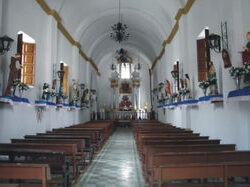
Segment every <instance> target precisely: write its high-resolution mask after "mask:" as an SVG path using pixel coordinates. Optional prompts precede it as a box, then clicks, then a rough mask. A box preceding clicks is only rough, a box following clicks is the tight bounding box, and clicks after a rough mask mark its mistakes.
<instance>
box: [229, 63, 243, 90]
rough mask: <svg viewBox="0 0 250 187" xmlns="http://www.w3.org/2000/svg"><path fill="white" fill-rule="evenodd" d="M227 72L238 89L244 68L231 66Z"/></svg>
mask: <svg viewBox="0 0 250 187" xmlns="http://www.w3.org/2000/svg"><path fill="white" fill-rule="evenodd" d="M229 73H230V75H231V77H233V79H234V80H235V84H236V88H237V90H239V89H240V86H241V80H242V78H243V77H244V76H245V75H246V69H245V68H243V67H231V69H230V70H229Z"/></svg>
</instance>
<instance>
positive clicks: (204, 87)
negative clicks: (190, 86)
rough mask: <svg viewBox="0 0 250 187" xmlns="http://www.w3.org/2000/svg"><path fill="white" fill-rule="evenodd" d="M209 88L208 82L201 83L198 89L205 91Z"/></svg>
mask: <svg viewBox="0 0 250 187" xmlns="http://www.w3.org/2000/svg"><path fill="white" fill-rule="evenodd" d="M209 86H210V81H201V82H200V83H199V87H200V88H201V89H207V88H208V87H209Z"/></svg>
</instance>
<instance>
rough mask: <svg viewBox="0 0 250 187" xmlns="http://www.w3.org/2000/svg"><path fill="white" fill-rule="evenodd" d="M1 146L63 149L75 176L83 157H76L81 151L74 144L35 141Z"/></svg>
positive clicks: (0, 145)
mask: <svg viewBox="0 0 250 187" xmlns="http://www.w3.org/2000/svg"><path fill="white" fill-rule="evenodd" d="M0 147H1V148H12V149H30V150H33V149H39V150H53V151H63V152H64V153H65V154H66V155H67V156H69V157H67V158H69V159H70V163H72V166H73V176H74V177H75V178H76V177H77V176H78V173H79V172H78V166H79V165H80V161H81V160H82V159H84V157H83V156H81V157H80V159H77V155H80V154H81V153H80V152H78V151H77V145H76V144H37V143H22V144H21V143H19V144H0Z"/></svg>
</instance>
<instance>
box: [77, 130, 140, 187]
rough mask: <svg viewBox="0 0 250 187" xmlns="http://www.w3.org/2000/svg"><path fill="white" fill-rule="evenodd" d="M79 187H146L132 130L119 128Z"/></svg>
mask: <svg viewBox="0 0 250 187" xmlns="http://www.w3.org/2000/svg"><path fill="white" fill-rule="evenodd" d="M77 186H78V187H85V186H86V187H123V186H124V187H127V186H129V187H143V186H144V180H143V177H142V171H141V166H140V162H139V157H138V154H137V150H136V145H135V141H134V137H133V133H132V129H131V128H117V130H116V131H115V132H114V134H113V135H112V136H111V137H110V139H109V140H108V141H107V143H106V144H105V146H104V147H103V149H102V151H101V152H100V153H99V154H98V156H97V157H96V158H95V160H94V161H93V163H92V164H91V165H90V167H89V168H88V170H87V172H86V173H85V174H84V176H83V177H82V179H81V180H80V182H79V183H78V185H77Z"/></svg>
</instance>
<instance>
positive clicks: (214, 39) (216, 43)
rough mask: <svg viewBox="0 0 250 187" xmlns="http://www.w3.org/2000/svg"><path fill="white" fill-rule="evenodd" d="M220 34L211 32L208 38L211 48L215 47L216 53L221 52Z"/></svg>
mask: <svg viewBox="0 0 250 187" xmlns="http://www.w3.org/2000/svg"><path fill="white" fill-rule="evenodd" d="M220 38H221V37H220V36H219V35H217V34H210V35H209V36H208V38H207V41H208V45H209V48H210V49H213V50H214V51H215V52H216V53H220V52H221V42H220Z"/></svg>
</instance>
